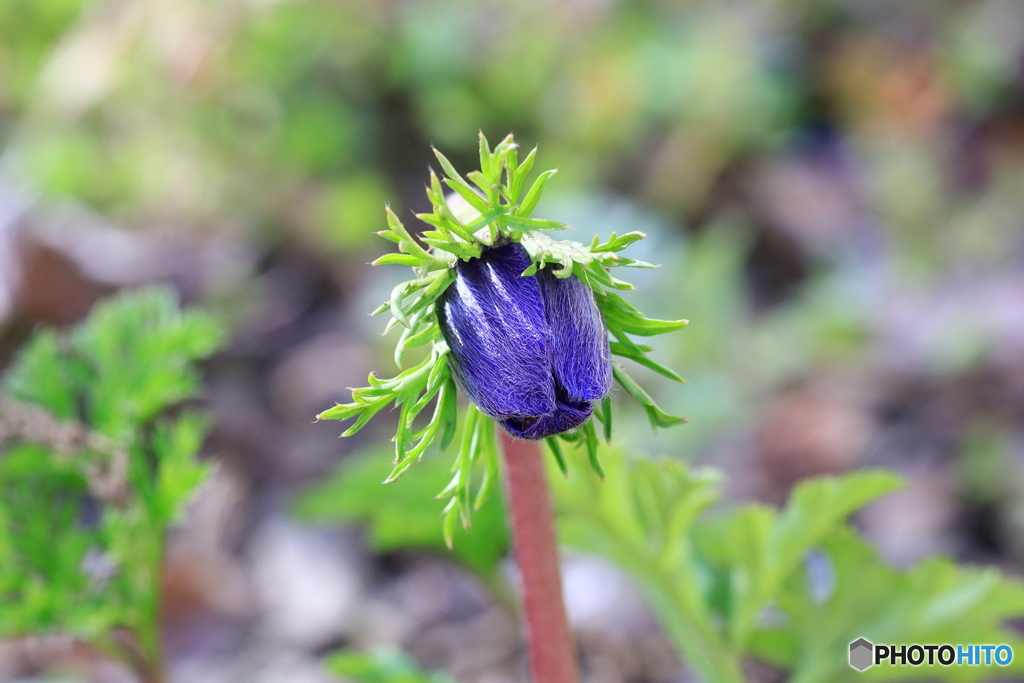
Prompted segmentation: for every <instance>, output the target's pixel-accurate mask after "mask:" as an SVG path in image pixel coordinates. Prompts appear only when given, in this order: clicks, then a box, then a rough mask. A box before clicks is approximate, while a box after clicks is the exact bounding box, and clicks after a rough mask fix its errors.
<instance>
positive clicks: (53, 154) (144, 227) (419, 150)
mask: <svg viewBox="0 0 1024 683" xmlns="http://www.w3.org/2000/svg"><path fill="white" fill-rule="evenodd" d="M478 130H482V131H483V132H484V133H485V134H487V135H488V137H489V138H490V139H491V141H492V143H493V142H497V141H498V140H500V139H501V138H502V137H503V136H504V135H505V134H506V133H508V132H509V131H514V132H515V134H516V137H517V138H518V139H519V140H520V143H521V144H522V145H523V146H529V147H532V146H533V145H534V144H537V145H539V146H540V156H539V161H538V165H537V168H538V169H544V168H549V167H558V169H559V173H558V175H557V176H556V177H555V178H554V179H553V181H552V182H551V183H550V184H549V185H548V188H549V189H548V191H547V194H546V196H545V199H544V202H543V203H542V205H541V207H540V209H539V210H538V212H537V214H538V215H540V216H543V217H546V218H553V219H557V220H562V221H566V222H569V223H570V224H572V226H574V227H573V234H572V235H571V236H573V237H577V238H579V239H583V240H587V241H589V239H590V236H592V235H593V234H594V233H599V234H601V235H603V236H607V235H608V234H609V233H610V232H611V231H613V230H614V231H618V232H620V233H621V232H626V231H629V230H641V231H643V232H645V233H647V234H648V236H649V239H647V240H645V241H644V242H641V243H639V244H637V245H635V246H634V247H632V248H631V252H632V253H631V254H630V255H633V256H635V257H636V258H641V259H646V260H650V261H653V262H656V263H660V264H662V268H660V269H659V270H657V271H637V272H636V273H631V275H633V276H634V277H632V278H630V279H632V280H633V281H634V282H635V283H636V284H637V286H638V291H637V292H635V293H633V294H631V295H629V296H630V297H631V299H630V300H631V301H632V302H633V303H635V304H637V305H638V306H639V307H640V308H642V309H644V310H645V312H647V313H648V314H650V315H652V316H655V317H668V318H679V317H685V318H689V319H690V320H691V325H690V326H689V327H688V328H687V329H686V330H684V331H682V332H679V333H676V334H672V335H667V336H665V337H660V338H655V339H654V340H653V344H654V345H655V348H656V352H655V356H656V357H657V358H658V359H659V360H661V361H662V362H665V363H666V364H668V365H671V366H672V367H674V368H676V369H678V370H680V371H681V373H682V374H683V375H684V376H685V377H687V379H688V380H689V383H688V384H686V385H675V386H670V385H669V383H668V382H665V381H660V380H654V381H652V380H653V375H651V374H643V373H637V377H638V378H639V379H640V380H641V381H642V382H643V383H644V384H645V386H647V387H648V388H649V390H650V391H651V393H652V394H654V395H655V396H656V397H657V399H658V400H659V402H660V403H661V405H662V406H663V407H665V408H666V409H667V410H668V411H669V412H673V413H676V414H684V415H687V416H689V417H690V418H691V422H690V424H688V425H686V426H683V427H679V428H676V429H671V430H662V431H661V433H659V434H658V435H657V436H653V435H651V434H650V432H649V429H648V428H647V425H646V420H645V419H644V418H643V414H642V412H640V411H639V410H633V407H632V406H630V405H626V403H627V402H622V403H623V405H622V408H621V411H622V413H621V415H622V417H621V419H620V418H617V424H616V426H617V428H618V430H619V431H618V436H619V438H620V439H621V441H622V443H624V444H628V447H629V449H630V451H631V452H634V451H635V452H636V453H648V454H663V455H671V456H673V457H678V458H682V459H685V460H687V461H692V462H698V463H706V464H712V465H714V466H717V467H720V468H722V469H724V470H725V472H726V477H727V482H728V483H727V488H728V494H729V497H730V498H731V499H734V500H751V499H756V500H763V501H767V502H772V503H779V502H781V501H782V500H784V498H785V495H786V493H787V491H788V490H789V488H790V487H791V486H792V485H793V484H794V483H795V482H796V481H798V480H800V479H801V478H803V477H807V476H812V475H818V474H824V473H833V472H842V471H847V470H850V469H854V468H858V467H862V466H884V467H889V468H893V469H895V470H897V471H899V472H901V473H903V474H904V475H905V476H906V477H907V478H908V480H909V485H908V487H907V488H906V489H905V490H904V491H903V492H901V493H899V494H897V495H894V496H891V497H889V498H886V499H884V500H883V501H881V502H880V503H878V504H875V505H874V506H872V507H871V508H869V509H868V510H867V511H865V513H863V514H862V515H860V517H859V519H858V524H859V525H860V526H861V527H862V528H863V529H864V530H865V531H866V533H867V534H868V535H869V537H870V538H871V539H872V540H873V541H874V542H875V543H877V544H878V546H879V547H880V548H881V550H882V552H883V554H884V555H885V556H886V557H887V558H888V559H889V560H890V561H891V562H893V563H895V564H898V565H899V564H907V563H911V562H913V561H915V560H916V559H918V558H920V557H922V556H923V555H925V554H928V553H935V552H940V553H947V554H951V555H953V556H955V557H957V558H960V559H962V560H964V561H968V562H975V563H991V564H995V565H998V566H1000V567H1001V568H1002V569H1004V570H1005V571H1007V572H1009V573H1011V574H1020V573H1022V569H1024V5H1022V4H1021V3H1019V2H1017V1H1016V0H985V1H967V0H920V1H917V0H907V1H905V2H899V3H893V2H885V1H883V0H760V1H758V0H718V1H716V0H694V1H682V0H662V1H657V0H648V1H639V0H637V1H615V0H567V1H561V2H559V1H555V0H549V1H542V0H505V1H503V2H497V1H494V0H484V1H469V0H465V1H459V0H434V1H431V2H427V1H426V0H386V1H383V2H377V1H374V0H173V1H170V0H0V368H2V367H4V366H6V365H7V364H8V363H9V362H10V359H11V357H12V355H13V354H14V353H16V351H17V349H18V348H19V345H20V344H22V343H23V342H24V341H25V339H26V338H27V337H28V336H29V335H30V333H31V332H32V331H33V330H34V329H36V328H38V327H39V326H41V325H58V326H65V325H69V324H72V323H75V322H77V321H79V320H80V319H81V318H82V317H83V316H84V315H85V314H86V313H87V312H88V310H89V308H90V307H91V305H92V304H93V303H95V302H96V301H98V300H100V299H102V298H104V297H106V296H109V295H110V294H111V293H113V292H115V291H117V290H119V289H121V288H126V287H134V286H138V285H140V284H143V283H149V282H163V283H168V284H170V285H172V286H173V287H175V288H176V289H177V290H178V291H180V292H181V296H182V298H183V300H184V301H185V302H187V303H193V304H202V305H204V306H206V307H207V308H209V309H211V310H213V311H214V312H215V313H217V314H218V315H219V316H221V317H223V318H224V319H225V320H227V321H228V322H229V323H230V326H231V330H232V332H231V340H230V343H229V345H228V347H227V349H226V350H225V351H224V352H222V353H221V354H219V355H218V356H217V357H215V358H214V359H213V360H212V361H211V362H209V363H208V364H207V366H206V378H207V389H206V402H207V405H208V406H209V408H210V409H211V410H212V412H213V414H214V417H215V420H216V422H215V425H216V426H215V428H214V432H213V435H212V437H211V439H210V441H209V443H208V444H207V447H206V449H205V456H206V457H209V458H213V459H215V460H216V461H217V462H218V463H219V467H218V469H217V471H216V474H215V476H214V477H213V479H212V480H211V482H210V483H209V484H208V485H207V486H206V487H205V488H204V490H203V491H202V493H201V495H200V496H199V498H198V499H197V500H196V501H195V503H194V504H193V506H192V509H191V511H190V514H189V517H188V520H187V523H186V524H185V526H184V527H183V528H181V529H180V530H178V531H177V532H176V533H175V535H174V538H173V539H172V544H171V548H170V552H169V558H168V568H167V578H166V586H165V594H166V598H165V602H166V615H165V629H166V641H167V649H168V658H169V667H170V673H171V680H173V681H175V682H179V681H180V682H182V683H192V682H196V683H199V682H205V681H211V682H212V681H227V682H231V681H275V682H276V681H289V682H295V683H305V682H307V681H309V682H311V683H313V682H319V681H331V680H337V679H335V678H332V677H331V676H330V675H328V673H327V672H326V671H325V670H324V668H323V667H322V666H321V663H320V658H321V656H322V655H323V654H324V653H325V652H329V651H332V650H334V649H335V648H338V647H343V646H347V647H355V648H360V649H364V648H373V647H376V646H381V645H394V646H397V647H399V648H401V649H403V650H405V651H406V652H408V653H410V654H411V656H412V657H413V658H414V659H415V660H417V661H418V662H420V663H421V664H422V665H423V666H425V667H427V668H429V669H441V670H445V671H448V672H450V673H451V674H452V675H454V676H455V677H456V678H457V679H458V680H460V681H480V682H494V683H497V682H503V681H520V680H525V678H524V671H525V670H524V666H523V652H522V645H521V642H520V640H519V636H518V627H517V626H516V624H515V622H514V621H513V620H512V619H511V618H510V617H509V616H508V612H507V611H506V610H505V609H504V608H503V606H502V605H496V604H495V603H494V600H493V598H491V597H488V596H489V593H488V592H487V591H486V590H485V589H484V588H483V587H482V586H481V585H480V584H479V582H478V581H477V580H476V579H474V578H473V577H471V576H469V575H468V574H467V573H466V572H464V571H462V570H460V569H458V568H457V567H456V566H455V565H454V564H452V563H451V562H449V561H448V560H447V559H446V558H445V556H444V554H443V553H436V552H428V551H424V552H417V551H411V550H399V551H390V552H374V551H373V550H371V549H370V548H369V546H368V545H367V542H366V536H367V533H366V529H365V527H362V526H359V525H355V526H350V525H341V524H335V525H331V524H310V523H308V522H304V521H302V520H301V519H299V518H298V517H297V516H296V515H295V514H294V507H295V500H296V498H297V496H299V495H300V494H301V493H302V492H303V491H305V490H307V489H308V488H309V487H310V486H312V485H315V484H316V483H317V482H320V481H322V480H324V479H325V478H326V477H328V476H329V475H331V473H332V472H334V471H335V469H336V468H337V467H338V465H339V464H340V463H342V462H343V461H344V460H345V459H346V458H347V457H348V456H349V455H350V454H354V453H362V452H366V451H367V450H371V451H372V450H374V449H377V450H378V451H379V452H380V457H381V458H384V459H386V458H388V457H389V456H388V455H387V454H386V452H385V451H382V450H380V448H381V444H384V446H385V448H386V441H387V440H388V439H389V438H390V435H391V433H392V430H393V423H392V422H390V420H392V418H391V417H389V416H386V415H384V416H382V417H381V418H379V419H378V420H376V421H375V423H373V424H371V426H370V427H369V428H367V429H366V430H364V431H363V432H361V433H360V434H359V435H358V437H356V438H353V439H350V440H344V441H339V440H338V439H337V435H338V433H339V431H340V429H339V426H338V425H337V424H332V423H322V424H313V416H314V415H315V414H316V413H318V412H320V411H321V410H323V409H325V408H327V407H329V406H330V405H332V404H333V402H334V401H344V400H347V397H348V394H347V392H346V390H345V389H346V387H349V386H361V385H362V384H363V382H364V380H365V377H366V375H367V373H368V372H369V371H370V370H373V369H376V370H379V371H381V372H382V374H386V373H390V372H391V371H392V369H393V361H391V360H390V358H391V350H390V349H389V348H388V347H389V346H393V343H394V340H393V339H390V338H384V339H382V338H381V337H380V332H381V331H382V329H383V325H384V323H385V321H384V320H383V319H380V318H370V317H368V316H367V315H366V314H367V312H369V311H371V310H373V308H375V307H376V306H377V305H378V304H379V303H380V301H382V300H383V299H384V298H386V295H387V292H388V291H389V290H390V288H391V287H392V286H393V285H394V284H395V283H397V282H398V281H400V280H402V279H406V277H407V271H405V270H404V269H402V268H400V267H397V266H389V267H382V268H371V267H370V266H368V265H367V263H368V262H369V261H371V260H373V259H374V258H375V257H376V256H377V255H379V254H380V253H381V252H382V251H384V250H385V249H386V248H388V247H389V246H390V245H388V244H387V243H386V242H384V241H383V240H380V239H378V238H377V237H375V236H374V235H373V232H374V231H376V230H379V229H381V228H383V227H384V217H383V211H382V207H383V204H384V203H385V202H390V204H391V206H392V207H393V208H394V209H395V210H396V211H397V212H398V213H399V215H400V216H403V217H409V220H408V221H407V225H409V226H413V225H414V224H415V223H416V222H415V220H414V219H412V218H411V212H412V211H417V210H424V209H426V207H427V206H428V202H427V199H426V196H425V194H424V192H423V187H424V183H425V182H426V179H427V169H428V166H429V164H431V163H432V161H433V157H432V154H431V151H430V145H431V144H434V145H436V146H438V147H439V148H440V149H442V150H444V152H445V153H446V154H447V155H448V156H449V158H451V159H452V161H453V162H454V163H455V164H456V166H457V167H459V168H460V169H462V170H468V169H470V168H472V167H473V164H475V163H476V161H475V154H476V145H477V141H476V134H477V131H478ZM408 476H409V477H415V476H416V471H415V470H413V471H412V472H411V473H410V474H409V475H408ZM373 485H374V486H376V484H375V483H374V484H373ZM387 495H390V494H387ZM566 571H567V583H568V585H567V591H568V599H569V609H570V612H571V615H572V621H573V623H574V625H575V627H576V629H577V633H578V638H579V641H580V644H581V647H582V650H583V657H584V660H585V661H586V662H587V667H588V671H590V675H591V680H594V681H608V682H613V681H616V682H617V681H622V682H626V681H629V682H631V683H641V682H647V681H650V682H662V681H664V682H668V681H688V680H691V679H690V678H689V674H688V673H687V672H686V670H685V668H684V667H683V665H682V664H681V663H680V662H679V660H678V658H677V655H675V654H674V653H673V651H672V649H671V648H670V647H669V646H668V645H667V642H666V641H665V640H664V638H663V637H662V636H661V635H660V633H659V631H658V628H657V626H656V624H655V622H654V621H653V619H652V617H651V616H650V615H649V613H648V612H647V611H646V609H645V608H644V606H643V604H642V602H641V601H640V600H639V598H638V597H637V595H636V592H635V591H634V590H633V589H632V588H631V587H630V586H629V585H628V583H626V582H624V580H623V579H622V577H621V576H620V575H618V574H617V573H616V572H615V571H614V570H612V569H611V568H609V567H608V566H607V565H602V564H600V563H597V562H594V561H592V560H586V559H583V558H576V557H570V558H569V559H568V560H567V567H566ZM54 661H64V662H71V663H73V664H74V666H75V667H77V669H78V670H79V671H81V672H82V674H81V675H82V676H84V677H85V678H86V679H87V680H97V681H128V680H131V679H130V678H128V677H127V674H126V672H124V671H122V670H119V669H117V668H116V667H111V666H110V665H107V664H105V663H103V662H102V661H99V660H97V659H96V658H95V657H94V656H93V655H91V654H89V653H87V652H83V651H81V649H80V648H76V647H75V646H73V645H72V644H69V643H60V642H53V643H49V644H44V645H40V644H35V645H34V646H32V647H27V646H25V644H19V643H8V644H6V645H0V680H3V681H9V680H17V679H19V678H31V677H33V676H41V675H43V673H42V672H44V671H45V670H46V669H47V666H48V665H49V664H52V663H53V662H54ZM766 680H769V679H766Z"/></svg>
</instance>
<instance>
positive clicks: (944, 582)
mask: <svg viewBox="0 0 1024 683" xmlns="http://www.w3.org/2000/svg"><path fill="white" fill-rule="evenodd" d="M376 455H377V454H376V453H367V454H364V455H362V456H360V457H358V459H357V460H356V461H355V462H353V463H351V464H350V465H348V466H347V467H346V468H344V469H343V470H342V471H341V473H339V475H338V477H337V479H335V480H333V481H331V482H328V483H325V484H321V485H318V486H317V487H315V488H314V489H312V490H311V491H310V492H308V493H307V494H306V495H305V497H304V499H303V500H302V502H301V504H300V510H301V511H302V513H303V514H304V515H305V516H306V517H307V518H313V519H315V520H317V521H318V522H327V521H331V520H335V521H346V522H351V521H368V522H369V533H370V536H371V538H372V539H374V543H375V545H376V547H377V548H379V549H387V550H394V549H397V548H402V547H405V548H423V547H431V548H433V547H439V544H437V543H436V541H435V542H434V543H433V544H432V543H431V542H430V539H431V537H432V536H435V537H436V533H437V529H438V527H439V525H440V524H441V520H440V517H439V512H438V510H439V507H440V504H439V503H433V504H432V505H430V504H427V503H426V501H429V499H428V498H427V497H426V496H425V495H403V496H400V497H399V496H392V495H391V493H390V492H388V490H387V489H386V488H383V487H379V486H371V485H370V484H372V483H373V482H375V481H377V477H379V476H380V474H381V473H382V472H384V468H382V467H381V465H380V462H379V461H378V459H377V457H376ZM564 455H565V456H566V457H567V458H569V459H571V461H573V462H574V464H575V465H578V467H573V468H572V469H571V472H570V474H569V476H568V477H565V476H562V475H561V472H560V471H559V470H558V469H557V465H551V467H550V474H551V480H552V484H553V487H554V493H555V502H556V507H557V512H558V525H559V532H560V538H561V540H562V542H563V543H565V544H567V545H569V546H571V547H575V548H577V549H579V550H582V551H585V552H588V553H593V554H595V555H598V556H601V557H604V558H606V559H608V560H611V561H612V562H613V563H615V564H616V565H617V566H619V567H620V568H622V569H623V570H624V571H626V572H627V573H628V574H629V575H630V576H632V577H633V578H634V579H635V580H636V581H637V584H638V585H639V587H640V588H641V590H642V591H643V592H644V594H645V595H646V597H647V599H648V602H649V604H650V606H651V608H652V609H653V610H654V612H655V613H656V615H657V616H658V618H659V620H660V621H661V623H662V625H663V626H664V628H665V630H666V632H667V634H668V635H669V637H670V638H671V639H672V641H673V643H674V644H675V646H676V648H677V649H678V650H679V652H680V654H681V655H682V656H683V657H684V659H685V660H686V661H687V662H688V663H689V664H690V665H691V666H692V667H693V668H694V669H695V670H696V671H697V672H699V674H700V675H701V677H702V678H703V679H704V680H707V681H709V682H711V683H738V682H741V681H744V680H746V678H745V673H744V668H743V662H744V660H745V659H747V658H749V657H755V658H757V659H760V660H762V661H764V662H767V663H769V664H771V665H773V666H776V667H778V668H780V669H782V670H785V671H787V672H789V678H788V679H787V680H790V681H795V682H797V683H841V682H842V681H847V680H849V681H856V680H864V679H865V677H866V679H867V680H912V679H917V678H920V677H921V675H922V673H923V672H925V673H926V675H928V676H930V677H932V678H935V679H938V680H949V681H977V680H986V679H989V678H992V677H995V676H1000V675H1003V676H1005V675H1007V674H1015V673H1018V672H1020V671H1024V662H1021V661H1018V660H1015V661H1014V662H1013V663H1012V664H1011V665H1010V666H1009V667H997V666H991V667H940V666H933V667H927V666H926V667H902V668H899V667H892V668H890V667H887V666H878V667H873V668H872V669H869V670H868V671H867V672H865V673H860V672H857V671H854V670H853V669H851V668H850V667H849V665H848V664H847V651H848V648H849V644H850V642H851V641H853V640H855V639H857V638H860V637H864V638H867V639H868V640H871V641H872V642H876V643H936V644H942V643H953V644H956V643H1007V644H1010V645H1011V646H1013V647H1014V648H1015V649H1016V650H1017V651H1018V652H1019V651H1024V639H1022V638H1020V637H1019V636H1018V635H1017V634H1015V633H1014V632H1013V631H1011V630H1009V629H1007V628H1006V627H1005V626H1004V622H1005V621H1006V620H1007V619H1011V618H1019V617H1020V616H1021V615H1024V585H1022V584H1021V583H1020V582H1019V581H1017V580H1011V579H1008V578H1006V577H1004V576H1002V575H1001V574H1000V573H999V572H998V571H997V570H995V569H979V568H970V567H959V566H957V565H956V563H954V562H953V561H952V560H950V559H946V558H938V557H935V558H929V559H926V560H924V561H923V562H920V563H919V564H917V565H915V566H913V567H910V568H909V569H905V570H900V569H894V568H892V567H889V566H888V565H887V564H886V563H885V561H884V560H883V559H882V558H881V557H879V556H878V554H877V552H876V551H875V550H874V549H872V548H871V547H870V546H869V545H868V544H867V543H866V542H865V541H864V540H863V539H862V538H861V537H860V535H859V534H858V533H857V532H856V531H855V529H854V528H853V527H852V526H851V525H850V524H849V522H848V518H849V517H850V515H851V514H853V513H855V512H857V511H858V510H859V509H861V508H862V507H864V506H865V505H867V504H868V503H870V502H871V501H873V500H875V499H877V498H879V497H881V496H884V495H886V494H887V493H890V492H892V491H894V490H896V489H897V488H899V487H900V485H901V482H900V479H899V478H898V477H897V476H896V475H894V474H891V473H888V472H884V471H870V470H868V471H860V472H854V473H851V474H848V475H845V476H841V477H821V478H817V479H811V480H808V481H806V482H804V483H802V484H800V485H799V486H797V488H796V489H795V490H794V491H793V493H792V495H791V496H790V498H789V501H788V502H787V503H786V505H785V506H784V507H783V508H782V509H781V510H777V509H775V508H772V507H769V506H766V505H760V504H747V505H741V506H738V507H734V508H731V509H725V510H720V509H718V508H716V507H715V506H716V504H717V503H719V501H720V497H721V491H720V488H721V487H720V483H721V481H720V480H721V477H720V475H719V474H718V473H717V472H716V471H714V470H709V469H701V470H695V469H689V468H687V467H686V466H685V465H683V464H681V463H680V462H678V461H676V460H671V459H657V460H648V459H630V458H628V457H626V456H625V455H624V453H623V451H622V450H621V449H619V448H614V447H607V448H605V447H602V453H601V457H602V460H603V462H604V466H605V474H606V477H605V479H604V480H602V479H601V478H600V477H599V476H598V475H597V474H596V473H594V472H593V471H591V470H590V469H589V468H587V467H585V466H584V465H585V462H586V460H587V459H588V458H589V456H588V454H587V453H586V448H585V447H583V446H579V447H576V448H569V449H566V450H565V453H564ZM427 462H428V463H429V464H425V466H424V471H425V472H426V473H429V472H430V469H431V467H434V468H437V474H436V476H437V478H438V479H441V478H443V477H444V467H442V466H439V465H438V461H437V460H430V461H427ZM349 477H350V478H351V479H349ZM419 481H420V477H409V478H406V479H403V480H402V483H403V484H405V485H406V486H409V487H411V486H412V485H413V484H410V483H409V482H419ZM430 483H432V482H427V483H422V484H418V485H422V486H427V484H430ZM399 485H402V484H399ZM420 493H422V492H420ZM488 509H489V514H488V516H487V517H483V516H479V517H478V518H477V519H481V520H483V519H487V520H488V526H487V528H486V529H484V528H481V529H474V530H473V532H472V533H469V534H467V535H466V536H465V538H461V537H460V539H459V543H457V544H456V546H455V554H454V558H455V559H456V560H458V561H460V562H462V563H464V564H465V565H466V566H467V567H469V568H471V569H472V570H473V571H474V572H476V573H478V574H481V575H482V576H485V577H488V578H489V581H488V583H489V584H490V585H491V586H492V588H495V589H496V590H497V597H498V598H499V599H504V597H505V593H506V591H507V587H505V586H503V585H500V584H499V583H496V579H497V578H498V577H499V575H498V574H497V573H496V572H495V570H496V567H497V562H498V561H499V560H500V559H501V557H502V555H503V554H504V552H505V551H506V550H507V537H506V536H505V533H506V532H505V530H504V527H503V525H502V524H501V520H502V519H503V512H504V511H503V509H502V507H501V506H500V505H498V504H497V503H495V502H490V503H488ZM491 514H493V520H492V519H491V517H490V515H491ZM498 527H501V528H498ZM489 533H491V534H495V535H496V536H497V537H498V538H500V539H501V540H502V542H503V543H502V544H501V545H500V546H499V545H496V544H494V543H493V542H492V541H491V540H489V539H487V538H483V536H485V535H486V534H489ZM371 680H376V679H371ZM381 680H384V681H389V680H391V679H387V678H382V679H381Z"/></svg>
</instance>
